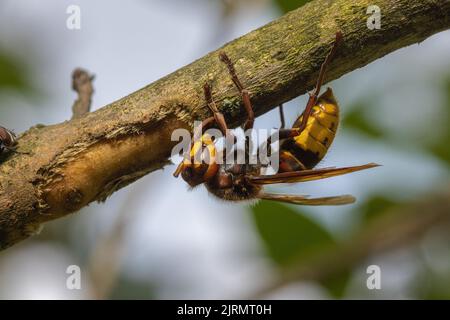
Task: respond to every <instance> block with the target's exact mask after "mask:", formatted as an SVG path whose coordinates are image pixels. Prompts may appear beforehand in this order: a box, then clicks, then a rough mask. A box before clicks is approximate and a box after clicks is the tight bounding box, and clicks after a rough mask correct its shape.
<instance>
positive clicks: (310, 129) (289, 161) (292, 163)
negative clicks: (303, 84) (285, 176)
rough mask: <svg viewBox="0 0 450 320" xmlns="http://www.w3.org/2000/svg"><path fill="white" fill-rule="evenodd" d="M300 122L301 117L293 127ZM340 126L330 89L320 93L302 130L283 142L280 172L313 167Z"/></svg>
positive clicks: (297, 125)
mask: <svg viewBox="0 0 450 320" xmlns="http://www.w3.org/2000/svg"><path fill="white" fill-rule="evenodd" d="M301 122H302V116H300V117H299V118H298V119H297V120H296V121H295V123H294V126H293V127H294V128H296V127H299V126H300V124H301ZM338 123H339V107H338V105H337V102H336V99H335V98H334V96H333V92H332V91H331V89H330V88H328V89H327V91H326V92H325V93H324V94H322V95H321V96H320V97H319V98H318V100H317V105H316V106H314V107H313V111H312V113H311V115H310V117H309V118H308V121H307V125H306V128H305V130H303V132H301V133H300V134H299V135H298V136H295V137H293V138H289V139H286V140H285V141H283V143H282V144H281V147H280V166H279V167H280V169H279V172H288V171H299V170H305V169H311V168H313V167H315V166H316V165H317V164H318V163H319V162H320V160H322V158H323V157H324V156H325V154H326V153H327V151H328V148H329V146H330V145H331V143H332V142H333V139H334V136H335V135H336V130H337V127H338Z"/></svg>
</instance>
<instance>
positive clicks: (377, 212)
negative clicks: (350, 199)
mask: <svg viewBox="0 0 450 320" xmlns="http://www.w3.org/2000/svg"><path fill="white" fill-rule="evenodd" d="M396 206H400V203H399V202H398V201H395V200H394V199H391V198H388V197H386V196H384V195H377V194H373V195H372V196H371V197H370V198H369V199H368V200H367V201H365V202H363V203H362V204H361V205H360V206H359V207H358V211H359V213H360V215H361V216H362V217H363V219H364V221H369V220H373V219H375V218H378V217H379V216H381V215H382V214H384V213H385V212H386V211H387V210H388V209H392V208H394V207H396Z"/></svg>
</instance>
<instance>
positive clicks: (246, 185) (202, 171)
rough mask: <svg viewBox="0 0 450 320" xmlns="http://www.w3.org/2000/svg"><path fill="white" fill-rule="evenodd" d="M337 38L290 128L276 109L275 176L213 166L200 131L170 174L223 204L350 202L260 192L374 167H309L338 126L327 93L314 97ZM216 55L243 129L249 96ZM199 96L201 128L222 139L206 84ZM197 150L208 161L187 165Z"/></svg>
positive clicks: (254, 168) (220, 119) (221, 122)
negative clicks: (239, 106)
mask: <svg viewBox="0 0 450 320" xmlns="http://www.w3.org/2000/svg"><path fill="white" fill-rule="evenodd" d="M341 40H342V34H341V33H340V32H338V33H336V39H335V42H334V44H333V46H332V48H331V50H330V51H329V53H328V55H327V56H326V58H325V61H324V62H323V63H322V65H321V68H320V71H319V77H318V79H317V83H316V86H315V89H314V91H313V92H312V93H310V95H309V100H308V103H307V105H306V107H305V110H304V111H303V113H302V115H300V116H299V117H298V119H297V120H296V121H295V123H294V125H293V127H292V128H290V129H285V128H283V127H284V116H283V111H282V107H281V106H280V116H281V123H282V128H280V129H279V138H280V150H279V169H278V172H277V173H276V174H273V175H262V174H261V170H262V167H263V166H261V165H258V164H256V165H255V164H248V163H246V164H226V163H223V164H218V163H217V161H216V155H217V150H216V147H215V143H214V141H213V140H212V139H211V137H210V136H209V135H207V134H206V133H205V134H202V136H201V139H200V140H198V141H195V142H194V144H193V146H192V148H191V151H190V155H189V159H184V161H182V162H181V163H180V165H179V166H178V167H177V169H176V171H175V173H174V176H175V177H178V176H179V175H180V174H181V176H182V178H183V179H184V180H185V181H186V182H187V183H188V184H189V185H190V186H191V187H195V186H197V185H200V184H202V183H203V184H205V186H206V188H207V189H208V191H209V192H210V193H212V194H213V195H215V196H216V197H218V198H221V199H224V200H231V201H241V200H250V199H266V200H275V201H281V202H288V203H293V204H299V205H342V204H349V203H353V202H354V201H355V198H354V197H353V196H351V195H340V196H334V197H324V198H309V197H307V196H302V195H288V194H273V193H266V192H264V190H263V186H264V185H269V184H278V183H294V182H304V181H312V180H319V179H325V178H330V177H334V176H338V175H343V174H347V173H351V172H355V171H359V170H364V169H369V168H373V167H376V166H378V165H377V164H375V163H368V164H365V165H361V166H352V167H343V168H334V167H333V168H323V169H313V168H314V167H315V166H316V165H317V163H319V161H320V160H321V159H322V158H323V157H324V155H325V154H326V152H327V150H328V148H329V146H330V144H331V143H332V141H333V139H334V136H335V134H336V129H337V126H338V122H339V107H338V104H337V102H336V99H335V98H334V96H333V92H332V90H331V89H330V88H328V89H327V90H326V91H325V93H323V94H322V95H321V96H319V93H320V88H321V86H322V83H323V80H324V74H325V69H326V67H327V65H328V64H329V63H330V61H331V59H332V57H333V55H334V54H335V51H336V49H337V46H338V44H339V43H340V41H341ZM219 56H220V60H221V61H222V62H224V64H225V65H226V66H227V68H228V71H229V73H230V76H231V79H232V80H233V83H234V85H235V86H236V88H237V89H238V90H239V92H240V94H241V97H242V100H243V104H244V107H245V110H246V113H247V120H246V122H245V123H244V125H243V129H244V130H247V129H251V128H252V127H253V122H254V118H255V116H254V113H253V107H252V104H251V101H250V96H249V92H248V90H246V89H245V88H244V86H243V85H242V83H241V81H240V80H239V78H238V76H237V74H236V71H235V69H234V65H233V63H232V62H231V60H230V59H229V58H228V56H227V55H226V54H225V53H223V52H222V53H220V55H219ZM204 95H205V98H206V102H207V104H208V107H209V109H210V110H211V111H212V113H213V116H211V117H209V118H207V119H205V120H204V121H203V122H202V127H203V128H206V127H208V126H211V125H213V124H216V125H217V126H218V128H219V129H220V130H221V132H222V133H223V134H224V135H225V134H226V132H227V130H228V127H227V124H226V122H225V119H224V116H223V115H222V113H220V112H219V110H218V109H217V106H216V104H215V102H214V101H213V99H212V95H211V89H210V87H209V85H208V84H205V85H204ZM203 147H206V150H207V153H208V155H209V157H210V161H209V163H205V162H201V163H195V162H194V161H193V158H194V155H195V154H196V152H198V151H199V150H200V149H201V148H203ZM246 153H248V150H246Z"/></svg>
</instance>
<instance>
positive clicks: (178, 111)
mask: <svg viewBox="0 0 450 320" xmlns="http://www.w3.org/2000/svg"><path fill="white" fill-rule="evenodd" d="M372 4H374V3H373V1H369V0H356V1H349V0H336V1H329V0H315V1H313V2H310V3H309V4H307V5H305V6H304V7H302V8H300V9H298V10H295V11H292V12H290V13H288V14H286V15H284V16H283V17H281V18H280V19H278V20H276V21H273V22H271V23H269V24H267V25H265V26H263V27H261V28H259V29H257V30H255V31H253V32H250V33H248V34H247V35H245V36H243V37H240V38H238V39H236V40H234V41H232V42H230V43H228V44H226V45H224V46H223V47H222V48H220V49H219V50H224V51H225V52H227V54H228V55H229V56H230V57H231V58H232V59H233V60H234V62H235V66H236V69H237V72H238V73H239V75H240V76H241V78H242V81H243V83H244V84H245V85H246V86H247V88H248V89H249V90H250V91H251V99H252V101H253V104H254V105H255V113H256V115H261V114H263V113H264V112H267V111H268V110H270V109H271V108H273V107H275V106H277V105H279V104H280V103H283V102H286V101H288V100H290V99H292V98H294V97H296V96H298V95H300V94H303V93H305V92H306V91H307V89H310V88H311V87H312V86H313V84H314V81H315V78H316V76H317V72H318V68H319V67H320V63H321V62H322V60H323V58H324V56H325V55H326V53H327V51H328V49H329V48H330V45H331V43H332V42H333V40H334V35H335V33H336V31H337V30H341V31H342V33H343V35H344V43H343V44H342V46H341V47H340V48H339V51H338V52H337V55H336V57H335V59H334V61H333V62H332V64H331V65H330V67H329V69H328V73H327V76H326V81H330V80H333V79H336V78H338V77H340V76H342V75H343V74H345V73H347V72H350V71H352V70H354V69H356V68H360V67H362V66H364V65H366V64H368V63H369V62H371V61H373V60H376V59H378V58H380V57H382V56H384V55H386V54H388V53H390V52H392V51H394V50H396V49H398V48H401V47H405V46H407V45H410V44H413V43H417V42H420V41H423V40H424V39H426V38H427V37H429V36H430V35H432V34H434V33H437V32H439V31H442V30H445V29H448V28H450V1H448V0H425V1H422V0H378V1H376V4H377V5H378V6H379V7H380V9H381V14H382V21H381V23H382V24H381V29H378V30H377V29H375V30H369V29H368V28H367V26H366V21H367V18H368V15H367V14H366V10H367V7H368V6H369V5H372ZM219 50H217V51H214V52H211V53H209V54H207V55H206V56H204V57H202V58H201V59H199V60H197V61H195V62H193V63H191V64H190V65H187V66H185V67H183V68H181V69H180V70H178V71H175V72H174V73H172V74H170V75H168V76H166V77H164V78H162V79H160V80H158V81H156V82H154V83H152V84H150V85H148V86H146V87H144V88H142V89H140V90H138V91H136V92H134V93H132V94H130V95H129V96H127V97H124V98H122V99H120V100H118V101H116V102H114V103H112V104H110V105H108V106H105V107H103V108H101V109H99V110H97V111H95V112H92V113H88V114H86V115H84V116H82V117H80V118H76V119H72V120H71V121H66V122H63V123H60V124H56V125H50V126H42V125H37V126H34V127H32V128H30V129H29V130H28V131H26V132H25V133H23V134H22V135H21V136H20V138H19V149H18V150H19V151H22V152H28V153H29V155H24V154H8V155H6V156H5V155H4V156H2V159H0V161H3V163H2V164H1V166H0V172H1V174H0V249H4V248H6V247H8V246H11V245H12V244H14V243H17V242H18V241H20V240H22V239H25V238H27V237H28V236H30V235H32V234H34V233H36V232H37V231H38V230H39V229H40V225H41V224H42V223H43V222H46V221H49V220H52V219H56V218H59V217H62V216H65V215H67V214H69V213H72V212H75V211H77V210H79V209H80V208H82V207H83V206H86V205H88V204H89V203H90V202H92V201H96V200H97V201H104V200H105V199H106V198H107V197H108V196H109V195H110V194H112V193H113V192H114V191H116V190H118V189H119V188H121V187H124V186H125V185H127V184H129V183H131V182H133V181H135V180H136V179H138V178H140V177H142V176H143V175H145V174H147V173H149V172H152V171H154V170H157V169H160V168H162V167H163V166H164V165H166V164H168V163H170V161H169V157H170V152H171V149H172V147H173V146H174V144H175V142H171V141H170V136H171V133H172V131H173V130H174V129H177V128H186V129H191V126H192V123H193V121H194V120H198V119H203V118H205V117H206V116H207V115H209V112H208V108H207V107H206V105H205V101H204V100H203V95H202V86H203V84H204V82H205V81H209V82H210V83H211V85H212V88H213V91H214V98H215V100H216V101H217V102H218V105H219V106H221V107H220V108H221V111H222V112H223V113H224V115H225V117H226V120H227V121H228V122H229V123H230V124H231V126H236V125H238V124H240V123H241V122H242V121H243V119H244V111H243V108H242V107H241V101H240V98H239V96H238V93H237V92H236V90H235V88H234V87H233V84H232V82H231V80H230V79H229V77H228V73H227V71H226V70H225V68H224V66H223V64H222V63H221V62H220V61H219V59H218V51H219Z"/></svg>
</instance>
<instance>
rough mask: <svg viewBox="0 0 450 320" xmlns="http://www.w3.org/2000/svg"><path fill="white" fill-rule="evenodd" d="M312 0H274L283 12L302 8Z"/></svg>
mask: <svg viewBox="0 0 450 320" xmlns="http://www.w3.org/2000/svg"><path fill="white" fill-rule="evenodd" d="M310 1H311V0H274V2H275V4H276V5H277V6H278V8H280V10H281V11H282V12H283V13H286V12H289V11H292V10H294V9H297V8H300V7H301V6H303V5H305V4H306V3H308V2H310Z"/></svg>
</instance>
